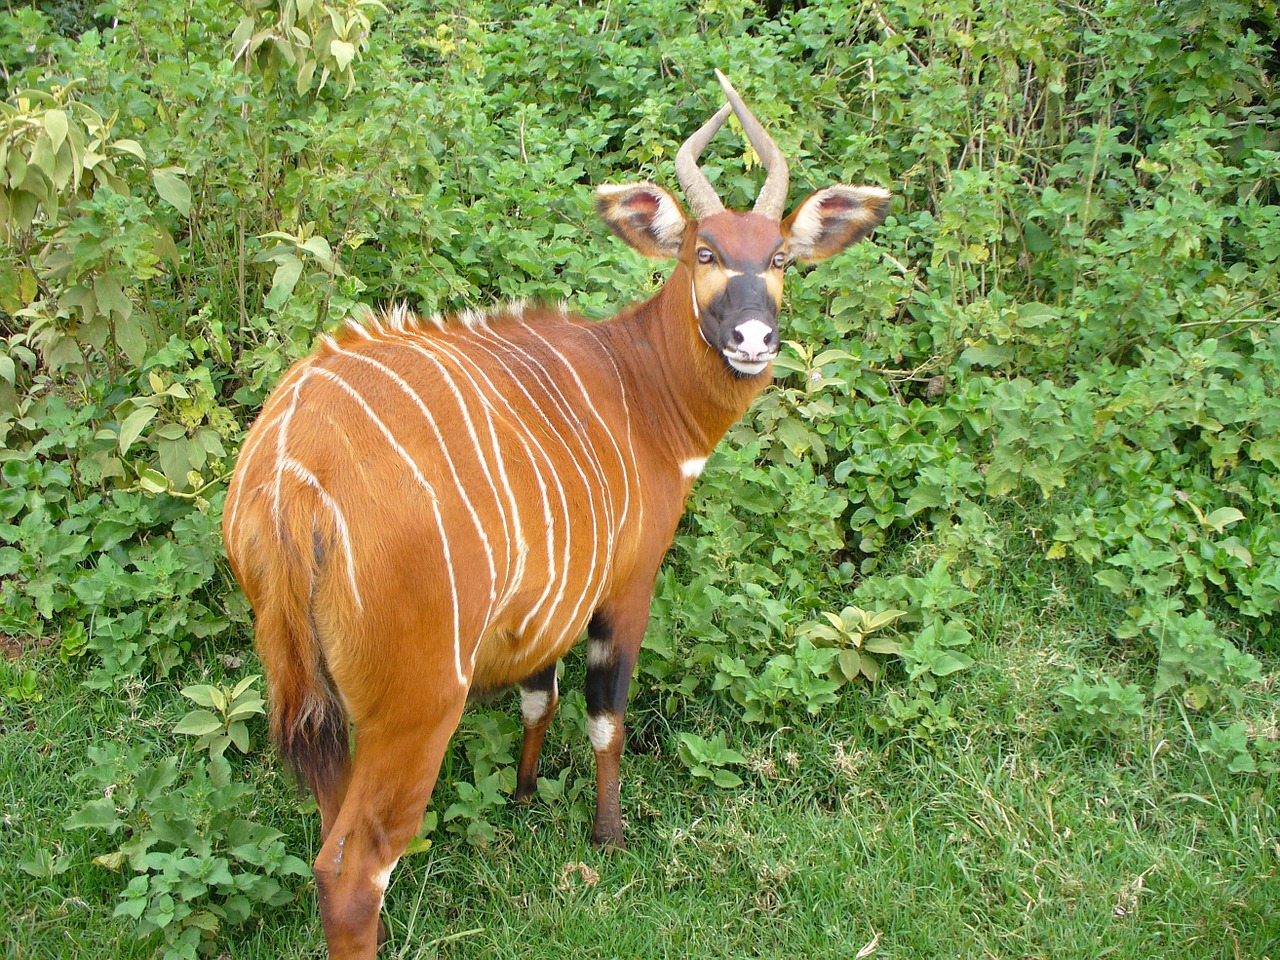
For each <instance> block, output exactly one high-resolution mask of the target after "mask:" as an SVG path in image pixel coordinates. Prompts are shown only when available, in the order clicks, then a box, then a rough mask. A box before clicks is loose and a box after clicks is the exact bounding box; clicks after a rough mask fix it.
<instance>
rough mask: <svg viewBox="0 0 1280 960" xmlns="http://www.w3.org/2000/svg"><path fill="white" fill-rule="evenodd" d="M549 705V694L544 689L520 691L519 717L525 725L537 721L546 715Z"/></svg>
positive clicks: (531, 724) (529, 725)
mask: <svg viewBox="0 0 1280 960" xmlns="http://www.w3.org/2000/svg"><path fill="white" fill-rule="evenodd" d="M550 705H551V694H550V693H548V692H547V691H546V690H521V691H520V717H521V718H522V719H523V720H524V724H525V726H526V727H532V726H533V725H534V724H536V723H539V722H540V721H541V720H542V718H543V717H545V716H546V715H547V708H548V707H549V706H550Z"/></svg>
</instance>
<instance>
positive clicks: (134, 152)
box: [111, 139, 147, 163]
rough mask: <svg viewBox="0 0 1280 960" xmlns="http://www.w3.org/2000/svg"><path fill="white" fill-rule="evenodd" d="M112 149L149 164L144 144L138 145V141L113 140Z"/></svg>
mask: <svg viewBox="0 0 1280 960" xmlns="http://www.w3.org/2000/svg"><path fill="white" fill-rule="evenodd" d="M111 148H112V149H113V150H119V151H120V152H121V153H127V154H129V155H130V156H133V157H137V158H138V159H139V160H141V161H142V162H143V163H146V162H147V154H146V151H145V150H143V149H142V144H140V143H138V141H137V140H129V139H123V140H112V141H111Z"/></svg>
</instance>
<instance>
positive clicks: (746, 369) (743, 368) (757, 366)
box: [725, 355, 769, 377]
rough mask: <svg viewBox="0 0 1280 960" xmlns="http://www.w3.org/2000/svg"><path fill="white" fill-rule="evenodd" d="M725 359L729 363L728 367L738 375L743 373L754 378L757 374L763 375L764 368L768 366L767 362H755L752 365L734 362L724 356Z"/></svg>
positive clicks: (745, 362)
mask: <svg viewBox="0 0 1280 960" xmlns="http://www.w3.org/2000/svg"><path fill="white" fill-rule="evenodd" d="M725 359H726V360H728V361H729V366H731V367H733V369H735V370H737V371H738V372H739V373H745V374H746V375H747V376H749V377H754V376H755V375H756V374H757V373H763V372H764V368H765V367H767V366H768V365H769V361H768V360H757V361H755V362H754V363H749V362H747V361H746V360H735V359H733V357H730V356H728V355H726V356H725Z"/></svg>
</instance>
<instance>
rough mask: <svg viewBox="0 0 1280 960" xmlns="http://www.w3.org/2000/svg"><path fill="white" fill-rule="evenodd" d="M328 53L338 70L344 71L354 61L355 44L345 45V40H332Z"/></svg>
mask: <svg viewBox="0 0 1280 960" xmlns="http://www.w3.org/2000/svg"><path fill="white" fill-rule="evenodd" d="M329 53H330V54H331V55H332V56H333V59H334V61H335V62H336V63H337V64H338V69H339V70H346V69H347V67H348V65H350V63H351V61H352V60H354V59H355V55H356V48H355V44H352V43H347V41H345V40H334V41H333V42H332V43H331V44H329Z"/></svg>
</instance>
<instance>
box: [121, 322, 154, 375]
mask: <svg viewBox="0 0 1280 960" xmlns="http://www.w3.org/2000/svg"><path fill="white" fill-rule="evenodd" d="M116 343H117V344H118V345H119V347H120V349H121V350H122V351H124V355H125V356H126V357H128V358H129V362H130V363H132V364H133V365H134V366H135V367H140V366H142V364H143V362H144V361H145V360H146V359H147V336H146V334H145V333H144V332H143V327H142V321H141V319H140V318H139V317H136V316H130V317H125V318H123V319H120V320H117V321H116Z"/></svg>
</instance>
